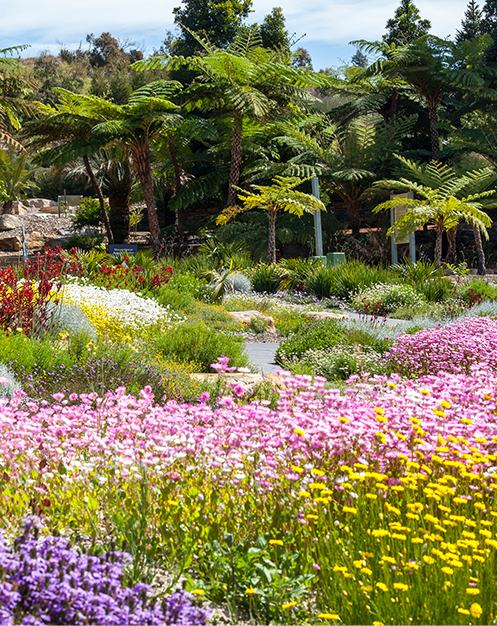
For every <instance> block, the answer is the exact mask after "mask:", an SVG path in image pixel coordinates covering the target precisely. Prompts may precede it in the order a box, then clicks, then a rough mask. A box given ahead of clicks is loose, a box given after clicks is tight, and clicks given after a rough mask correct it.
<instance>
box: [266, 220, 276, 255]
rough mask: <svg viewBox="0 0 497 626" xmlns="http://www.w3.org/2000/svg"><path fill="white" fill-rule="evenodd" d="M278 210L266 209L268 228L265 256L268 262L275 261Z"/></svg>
mask: <svg viewBox="0 0 497 626" xmlns="http://www.w3.org/2000/svg"><path fill="white" fill-rule="evenodd" d="M277 215H278V211H268V212H267V216H268V219H269V229H268V238H267V256H268V260H269V263H276V216H277Z"/></svg>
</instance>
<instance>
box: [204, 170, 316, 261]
mask: <svg viewBox="0 0 497 626" xmlns="http://www.w3.org/2000/svg"><path fill="white" fill-rule="evenodd" d="M274 180H275V183H274V184H273V185H269V186H268V185H252V186H253V188H254V189H256V190H257V191H258V192H259V193H252V192H250V191H244V190H242V189H239V188H238V187H237V190H238V191H239V193H238V197H239V199H240V200H241V201H242V203H243V206H242V207H235V206H229V207H228V208H226V209H225V210H224V211H223V212H222V213H221V214H220V215H219V216H218V217H217V220H216V224H226V223H227V222H228V221H229V220H230V219H231V218H232V217H234V216H235V215H237V214H239V213H243V212H245V211H251V210H252V209H263V210H264V211H267V215H268V220H269V235H268V259H269V263H276V217H277V215H278V213H279V211H286V212H288V213H291V214H292V215H298V216H299V217H302V215H303V214H304V213H314V212H315V211H325V210H326V207H325V206H324V204H323V203H322V202H321V200H318V198H316V197H315V196H313V195H311V194H308V193H303V192H302V191H296V187H299V186H300V185H301V184H302V183H303V182H304V180H302V179H301V178H297V177H284V176H276V177H275V179H274Z"/></svg>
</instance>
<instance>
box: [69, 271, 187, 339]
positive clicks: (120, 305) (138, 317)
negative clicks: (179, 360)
mask: <svg viewBox="0 0 497 626" xmlns="http://www.w3.org/2000/svg"><path fill="white" fill-rule="evenodd" d="M62 301H63V302H64V303H67V304H72V305H75V306H77V307H79V308H80V309H82V310H83V311H84V313H85V314H86V316H87V318H88V319H89V320H90V321H91V323H92V324H93V325H96V326H97V332H98V330H99V328H98V327H99V326H101V327H102V328H103V327H104V326H105V325H102V324H101V322H102V320H107V321H108V322H109V324H110V323H112V325H115V326H119V327H122V328H126V329H128V331H133V330H139V329H140V328H143V327H145V326H152V325H155V324H160V325H161V329H162V330H166V329H168V328H171V327H173V326H175V325H176V324H178V323H179V322H183V321H184V318H183V317H182V316H181V315H179V314H178V313H176V312H175V311H173V310H172V309H171V308H170V307H169V306H167V305H166V306H161V305H160V304H158V303H157V302H156V301H155V300H153V299H151V298H146V297H144V296H141V295H139V294H137V293H134V292H131V291H127V290H126V289H111V290H108V289H105V288H104V287H96V286H94V285H84V284H77V283H72V284H67V285H64V290H63V292H62Z"/></svg>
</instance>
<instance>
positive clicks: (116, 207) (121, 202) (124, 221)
mask: <svg viewBox="0 0 497 626" xmlns="http://www.w3.org/2000/svg"><path fill="white" fill-rule="evenodd" d="M130 197H131V190H130V189H129V190H126V191H118V190H116V189H110V188H109V206H110V212H109V222H110V225H111V228H112V232H113V234H114V243H125V242H126V240H127V239H128V237H129V201H130Z"/></svg>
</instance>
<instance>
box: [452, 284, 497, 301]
mask: <svg viewBox="0 0 497 626" xmlns="http://www.w3.org/2000/svg"><path fill="white" fill-rule="evenodd" d="M456 293H457V295H458V297H459V298H461V300H462V301H463V302H464V303H465V304H467V305H469V306H470V307H471V306H475V305H476V304H480V303H481V302H484V301H485V300H491V301H493V300H497V285H492V284H490V283H489V282H487V281H486V280H478V279H477V280H472V281H471V282H468V283H466V284H464V285H460V286H459V287H458V288H457V290H456Z"/></svg>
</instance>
